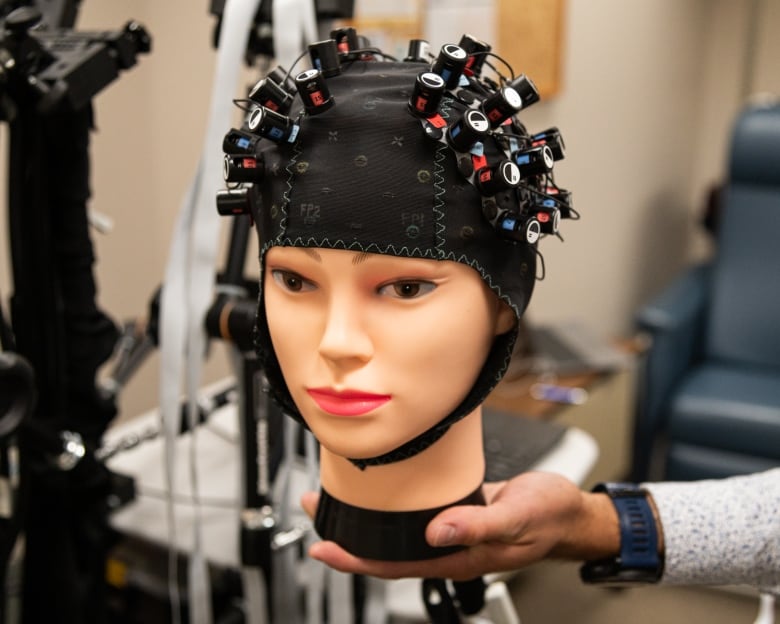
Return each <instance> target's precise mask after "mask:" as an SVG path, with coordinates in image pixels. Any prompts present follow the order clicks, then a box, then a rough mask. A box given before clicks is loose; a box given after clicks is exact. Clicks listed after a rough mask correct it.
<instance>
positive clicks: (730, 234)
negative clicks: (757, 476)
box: [632, 103, 780, 480]
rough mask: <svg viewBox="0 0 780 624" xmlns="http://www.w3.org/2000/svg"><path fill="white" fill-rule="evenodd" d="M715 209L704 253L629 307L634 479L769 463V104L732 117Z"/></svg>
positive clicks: (778, 267)
mask: <svg viewBox="0 0 780 624" xmlns="http://www.w3.org/2000/svg"><path fill="white" fill-rule="evenodd" d="M720 211H721V212H720V215H719V225H718V229H717V247H716V252H715V256H714V258H713V260H712V261H711V262H709V263H708V264H706V265H701V266H697V267H694V268H692V269H690V270H688V271H687V272H686V273H685V274H683V275H682V276H680V277H679V278H678V279H677V280H676V281H675V282H674V283H673V284H672V285H671V286H670V287H669V289H668V290H666V291H665V292H664V293H662V294H661V296H660V297H659V298H658V299H657V300H656V301H654V302H652V303H651V304H650V305H648V306H646V307H645V308H643V309H642V310H641V311H640V312H639V314H638V318H637V321H638V326H639V330H640V331H641V332H644V333H646V334H647V335H648V336H649V337H650V339H651V342H650V347H649V350H648V352H647V353H646V354H645V357H643V359H642V363H641V366H640V373H639V380H638V395H637V411H636V430H635V440H634V465H633V474H632V478H633V479H634V480H643V479H646V478H647V477H648V476H651V477H653V478H657V477H663V478H665V479H670V480H693V479H703V478H720V477H725V476H729V475H734V474H744V473H749V472H755V471H759V470H764V469H767V468H770V467H773V466H778V465H780V104H778V103H776V104H774V105H771V106H766V105H765V106H753V107H749V108H747V109H746V110H745V111H744V112H742V113H741V114H740V115H739V117H738V118H737V121H736V124H735V126H734V131H733V135H732V141H731V152H730V164H729V172H728V180H727V181H726V186H725V188H724V190H723V192H722V194H721V202H720ZM659 454H660V456H661V457H662V458H663V460H664V462H663V463H664V473H663V474H661V475H659V474H657V473H654V474H649V473H648V469H649V466H650V465H651V463H650V462H651V458H653V457H655V458H658V457H659ZM653 465H657V462H656V463H655V464H653Z"/></svg>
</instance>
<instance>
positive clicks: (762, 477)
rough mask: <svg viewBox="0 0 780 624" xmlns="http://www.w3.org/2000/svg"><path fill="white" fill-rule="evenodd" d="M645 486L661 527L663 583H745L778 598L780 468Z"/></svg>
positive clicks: (779, 570) (779, 592) (779, 590)
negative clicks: (705, 479)
mask: <svg viewBox="0 0 780 624" xmlns="http://www.w3.org/2000/svg"><path fill="white" fill-rule="evenodd" d="M644 487H645V488H647V490H649V491H650V493H651V494H652V495H653V499H654V500H655V504H656V506H657V508H658V514H659V516H660V518H661V524H662V525H663V532H664V543H665V551H666V552H665V555H666V562H665V566H664V574H663V578H662V579H661V581H662V582H663V583H673V584H701V585H738V584H747V585H752V586H754V587H757V588H759V589H761V590H762V591H766V592H769V593H772V594H775V595H780V468H776V469H773V470H769V471H766V472H762V473H756V474H753V475H747V476H740V477H731V478H728V479H720V480H708V481H692V482H665V483H645V484H644Z"/></svg>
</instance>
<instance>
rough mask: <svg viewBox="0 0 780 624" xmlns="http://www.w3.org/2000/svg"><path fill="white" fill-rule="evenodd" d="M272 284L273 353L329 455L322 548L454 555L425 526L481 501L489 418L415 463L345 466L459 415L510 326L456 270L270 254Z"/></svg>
mask: <svg viewBox="0 0 780 624" xmlns="http://www.w3.org/2000/svg"><path fill="white" fill-rule="evenodd" d="M264 271H265V273H264V300H265V313H266V318H267V322H268V328H269V331H270V335H271V341H272V343H273V348H274V351H275V353H276V357H277V359H278V361H279V364H280V367H281V370H282V373H283V375H284V378H285V382H286V384H287V387H288V389H289V391H290V394H291V396H292V398H293V400H294V401H295V404H296V406H297V407H298V409H299V410H300V412H301V414H302V416H303V418H304V419H305V420H306V423H307V425H308V426H309V427H310V429H311V430H312V432H313V433H314V435H315V437H316V438H317V440H318V441H319V443H320V451H321V453H320V479H321V483H322V488H323V496H322V499H321V500H322V501H323V503H321V509H320V511H319V512H318V518H317V528H318V530H319V531H320V533H321V536H322V537H323V538H325V539H335V541H337V542H339V543H340V544H341V545H342V546H343V547H344V548H346V549H347V550H349V551H351V552H352V553H353V554H355V555H358V556H363V557H369V558H384V559H389V558H392V559H420V558H428V557H433V556H438V555H441V554H445V551H443V550H442V549H431V548H430V547H428V546H427V544H425V539H424V532H425V526H426V525H427V522H428V520H430V519H431V518H432V517H433V515H435V513H437V512H438V511H439V510H440V509H441V508H443V507H447V506H450V505H453V504H460V503H464V502H465V503H472V504H479V503H480V502H482V499H481V493H480V486H481V483H482V480H483V477H484V472H485V461H484V456H483V451H482V422H481V408H477V409H475V410H474V411H472V412H471V413H470V414H468V415H467V416H465V417H464V418H462V419H461V420H459V421H458V422H456V423H455V424H454V425H452V426H451V427H450V429H449V430H448V431H447V433H446V434H445V435H444V436H442V437H441V438H440V439H439V440H438V441H436V442H435V443H434V444H432V445H431V446H429V447H428V448H426V449H425V450H424V451H422V452H420V453H417V454H413V455H411V456H410V457H408V458H407V459H404V460H401V461H397V462H392V463H389V464H384V465H380V466H369V467H368V468H366V469H364V470H361V469H360V468H358V467H357V466H356V465H355V464H354V463H353V462H352V461H350V460H351V459H360V458H365V457H372V456H376V455H380V454H382V453H386V452H389V451H391V450H393V449H395V448H397V447H399V446H401V445H402V444H404V443H405V442H407V441H409V440H411V439H413V438H415V437H416V436H418V435H419V434H421V433H423V432H424V431H427V430H428V429H430V428H431V427H433V426H434V425H436V424H437V423H439V422H440V421H441V420H442V419H443V418H444V417H445V416H447V414H449V413H451V412H452V411H453V410H454V409H455V408H456V407H457V406H458V405H459V404H460V403H461V401H462V400H463V398H464V397H465V396H466V394H467V393H468V392H469V390H470V389H471V387H472V386H473V384H474V383H475V380H476V379H477V377H478V375H479V372H480V370H481V369H482V366H483V364H484V362H485V359H486V358H487V355H488V353H489V351H490V348H491V346H492V344H493V340H494V338H495V336H496V335H498V334H501V333H504V332H507V331H509V330H510V329H512V328H513V327H514V324H515V322H516V321H515V316H514V313H513V312H512V311H511V310H510V309H509V308H508V307H507V306H505V305H504V304H502V303H501V302H500V301H499V300H498V298H497V297H496V296H495V295H494V294H493V293H492V291H490V290H489V288H488V287H487V286H486V285H485V283H484V282H483V280H482V278H481V277H480V276H479V274H478V273H477V272H476V271H475V270H473V269H472V268H470V267H468V266H466V265H464V264H459V263H456V262H451V261H436V260H428V259H417V258H404V257H396V256H390V255H379V254H365V253H358V252H353V251H345V250H338V249H321V248H316V249H307V248H298V247H274V248H272V249H270V250H268V252H267V253H266V256H265V262H264ZM353 527H359V529H358V528H354V529H353ZM351 534H354V539H352V538H350V535H351ZM447 552H448V551H447Z"/></svg>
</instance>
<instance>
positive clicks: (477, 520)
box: [302, 472, 620, 580]
mask: <svg viewBox="0 0 780 624" xmlns="http://www.w3.org/2000/svg"><path fill="white" fill-rule="evenodd" d="M483 489H484V493H485V499H486V501H487V505H485V506H470V505H464V506H458V507H450V508H449V509H446V510H444V511H442V512H441V513H440V514H439V515H437V516H436V517H435V518H434V519H433V520H431V522H430V523H429V524H428V527H427V528H426V531H425V537H426V539H427V541H428V543H430V544H431V545H433V546H451V545H455V544H461V545H465V546H467V548H465V549H463V550H460V551H458V552H456V553H453V554H451V555H446V556H444V557H439V558H436V559H428V560H423V561H377V560H372V559H362V558H359V557H355V556H354V555H351V554H350V553H348V552H347V551H345V550H344V549H343V548H341V547H340V546H338V545H337V544H335V543H334V542H328V541H323V542H317V543H316V544H313V545H312V546H311V548H310V550H309V555H310V556H311V557H313V558H314V559H318V560H320V561H322V562H323V563H325V564H327V565H329V566H330V567H332V568H335V569H336V570H340V571H341V572H351V573H355V574H366V575H370V576H377V577H381V578H403V577H423V578H449V579H452V580H468V579H471V578H474V577H477V576H481V575H483V574H486V573H489V572H501V571H506V570H515V569H518V568H522V567H524V566H527V565H529V564H531V563H534V562H537V561H539V560H541V559H544V558H545V557H548V556H558V557H570V558H579V559H586V558H587V559H590V558H597V557H602V556H607V555H609V554H611V553H612V552H616V551H617V550H619V543H620V542H619V534H618V529H617V517H616V515H615V512H614V508H613V507H612V505H611V503H610V502H609V500H608V499H607V497H606V496H604V495H600V494H588V493H585V492H582V491H581V490H580V489H579V488H578V487H577V486H576V485H575V484H573V483H572V482H571V481H568V480H567V479H565V478H564V477H561V476H559V475H555V474H552V473H543V472H528V473H524V474H521V475H519V476H517V477H515V478H513V479H511V480H509V481H504V482H500V483H486V484H485V485H484V486H483ZM318 498H319V497H318V495H317V494H316V493H313V492H309V493H307V494H305V495H304V496H303V499H302V504H303V507H304V509H305V510H306V512H307V513H308V514H309V515H310V516H312V517H313V516H314V512H315V510H316V508H317V501H318ZM612 523H614V526H612Z"/></svg>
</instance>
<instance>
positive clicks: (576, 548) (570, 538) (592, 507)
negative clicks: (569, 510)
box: [552, 492, 620, 560]
mask: <svg viewBox="0 0 780 624" xmlns="http://www.w3.org/2000/svg"><path fill="white" fill-rule="evenodd" d="M619 552H620V525H619V520H618V515H617V511H616V510H615V506H614V505H613V504H612V501H611V500H610V499H609V497H608V496H607V495H606V494H603V493H593V492H580V506H579V510H578V512H577V513H576V514H574V516H573V518H572V521H571V523H570V524H569V527H568V529H567V531H566V532H565V533H564V535H563V536H562V538H561V540H560V541H559V542H558V544H557V545H556V546H555V548H554V549H553V551H552V554H553V555H554V556H556V557H561V558H564V559H575V560H590V559H602V558H605V557H611V556H614V555H616V554H617V553H619Z"/></svg>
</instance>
